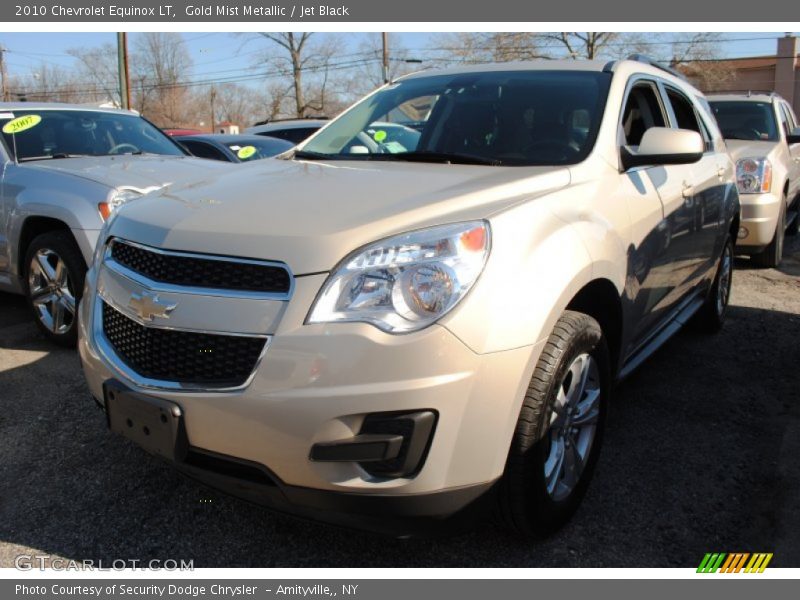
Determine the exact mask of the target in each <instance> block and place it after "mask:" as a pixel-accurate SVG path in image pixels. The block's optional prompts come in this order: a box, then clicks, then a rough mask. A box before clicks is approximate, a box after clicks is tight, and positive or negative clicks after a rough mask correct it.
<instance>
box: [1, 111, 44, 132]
mask: <svg viewBox="0 0 800 600" xmlns="http://www.w3.org/2000/svg"><path fill="white" fill-rule="evenodd" d="M41 120H42V117H40V116H39V115H25V116H22V117H17V118H16V119H13V120H11V121H9V122H8V123H6V124H5V125H3V133H7V134H9V135H13V134H15V133H21V132H23V131H27V130H28V129H31V128H32V127H36V126H37V125H38V124H39V123H40V122H41Z"/></svg>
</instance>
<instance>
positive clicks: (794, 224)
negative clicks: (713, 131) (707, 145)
mask: <svg viewBox="0 0 800 600" xmlns="http://www.w3.org/2000/svg"><path fill="white" fill-rule="evenodd" d="M708 101H709V103H710V105H711V109H712V111H713V113H714V116H715V117H716V119H717V123H718V124H719V127H720V130H721V131H722V135H723V136H724V137H725V143H726V144H727V146H728V151H729V152H730V154H731V157H732V158H733V160H734V161H735V162H736V183H737V185H738V187H739V198H740V201H741V204H742V216H741V224H740V228H739V234H738V238H739V239H738V241H737V243H736V250H737V253H741V254H749V255H751V256H752V260H753V262H755V263H756V264H757V265H759V266H762V267H777V266H778V265H779V264H780V262H781V259H782V257H783V240H784V235H786V234H788V235H795V234H797V231H798V226H800V218H798V204H799V203H800V130H798V129H797V117H795V114H794V111H793V110H792V107H791V106H789V103H788V102H786V100H784V99H783V98H781V97H780V96H779V95H778V94H775V93H774V92H745V93H734V92H731V93H725V94H716V95H711V96H708Z"/></svg>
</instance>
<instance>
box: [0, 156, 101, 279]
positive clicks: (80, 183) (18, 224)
mask: <svg viewBox="0 0 800 600" xmlns="http://www.w3.org/2000/svg"><path fill="white" fill-rule="evenodd" d="M110 191H111V189H110V188H109V187H108V186H106V185H103V184H100V183H96V182H93V181H88V180H84V179H78V178H75V177H70V176H66V175H62V174H60V173H47V174H43V173H42V172H32V170H29V169H25V167H24V165H11V166H10V167H9V169H8V171H7V174H6V178H5V179H4V181H3V196H4V200H5V202H6V206H7V207H9V213H8V221H7V228H8V229H7V234H8V242H9V260H10V266H11V269H12V272H14V273H15V274H18V273H16V272H17V265H18V264H19V256H20V253H21V252H24V249H21V248H20V239H21V234H22V231H23V227H24V225H25V222H26V221H27V220H28V219H30V218H32V217H46V218H50V219H55V220H58V221H60V222H62V223H64V224H65V225H66V226H67V227H69V229H71V230H72V231H73V234H75V235H76V239H78V243H79V245H80V246H81V250H82V251H83V253H84V255H86V253H87V249H88V252H89V256H91V248H88V246H89V245H90V240H91V239H93V237H95V236H93V235H88V237H87V235H83V232H90V233H91V232H96V231H98V230H100V229H101V228H102V226H103V220H102V217H101V216H100V213H99V211H98V209H97V205H98V203H100V202H104V201H105V200H107V198H108V194H109V192H110ZM84 238H85V239H84ZM83 242H85V243H83Z"/></svg>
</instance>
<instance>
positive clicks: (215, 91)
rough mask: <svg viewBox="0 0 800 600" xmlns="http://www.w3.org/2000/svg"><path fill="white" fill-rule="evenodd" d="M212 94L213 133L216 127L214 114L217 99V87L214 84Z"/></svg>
mask: <svg viewBox="0 0 800 600" xmlns="http://www.w3.org/2000/svg"><path fill="white" fill-rule="evenodd" d="M210 96H211V133H214V127H215V122H214V121H215V120H216V118H215V115H214V100H216V99H217V88H216V87H215V86H213V85H212V86H211V94H210Z"/></svg>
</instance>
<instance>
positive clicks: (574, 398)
mask: <svg viewBox="0 0 800 600" xmlns="http://www.w3.org/2000/svg"><path fill="white" fill-rule="evenodd" d="M600 393H601V388H600V371H599V369H598V367H597V362H596V361H595V359H594V358H593V357H592V356H591V355H590V354H586V353H584V354H581V355H579V356H577V357H576V358H575V359H574V360H573V361H572V364H571V365H570V367H569V369H567V372H566V374H565V375H564V378H563V379H562V381H561V383H560V385H559V387H558V393H557V395H556V398H555V402H554V403H553V406H552V412H551V414H550V429H549V432H548V434H547V435H548V436H549V442H550V444H549V446H550V449H549V453H548V456H547V459H546V460H545V463H544V477H545V485H546V487H547V493H548V495H549V496H550V497H551V498H552V499H553V500H555V501H559V500H563V499H564V498H566V497H568V496H569V495H570V494H571V493H572V491H573V490H574V489H575V486H576V485H577V484H578V481H579V480H580V477H581V474H582V473H583V470H584V468H585V466H586V462H587V460H588V458H589V453H590V452H591V449H592V443H593V442H594V438H595V434H596V432H597V424H598V420H599V419H600Z"/></svg>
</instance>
